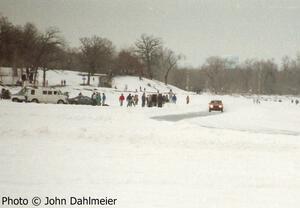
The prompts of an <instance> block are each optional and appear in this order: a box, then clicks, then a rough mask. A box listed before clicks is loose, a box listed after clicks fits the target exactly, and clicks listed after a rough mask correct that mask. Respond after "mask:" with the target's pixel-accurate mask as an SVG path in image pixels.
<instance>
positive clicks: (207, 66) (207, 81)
mask: <svg viewBox="0 0 300 208" xmlns="http://www.w3.org/2000/svg"><path fill="white" fill-rule="evenodd" d="M173 74H174V76H175V77H173V76H172V77H171V78H170V80H172V81H171V83H172V84H175V85H176V86H179V87H180V88H183V89H189V90H193V91H209V92H212V93H216V94H232V93H238V94H279V95H284V94H293V95H297V94H299V92H300V54H298V55H297V56H296V57H295V58H290V57H287V56H285V57H283V58H282V61H281V64H280V65H278V64H276V63H275V61H274V60H273V59H271V60H257V59H249V60H246V61H244V62H242V63H239V64H236V65H233V64H232V63H231V61H229V60H227V59H224V58H221V57H209V58H207V60H206V61H205V63H204V64H203V65H202V66H201V67H199V68H197V69H195V68H185V69H176V70H175V71H174V72H173ZM179 77H180V79H179Z"/></svg>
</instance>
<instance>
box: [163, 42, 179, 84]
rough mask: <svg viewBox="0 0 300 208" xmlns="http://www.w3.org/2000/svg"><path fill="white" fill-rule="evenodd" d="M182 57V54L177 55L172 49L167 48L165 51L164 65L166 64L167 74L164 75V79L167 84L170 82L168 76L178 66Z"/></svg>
mask: <svg viewBox="0 0 300 208" xmlns="http://www.w3.org/2000/svg"><path fill="white" fill-rule="evenodd" d="M181 58H182V56H181V55H176V54H175V53H174V51H172V50H171V49H168V48H166V49H165V50H164V51H163V59H164V66H165V75H164V81H165V84H166V85H167V84H168V77H169V74H170V71H171V70H173V69H174V68H176V66H177V63H178V61H179V60H180V59H181Z"/></svg>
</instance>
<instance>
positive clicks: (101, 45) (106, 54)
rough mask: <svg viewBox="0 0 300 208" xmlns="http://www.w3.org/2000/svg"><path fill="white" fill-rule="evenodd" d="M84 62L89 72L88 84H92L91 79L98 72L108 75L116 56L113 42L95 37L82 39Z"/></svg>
mask: <svg viewBox="0 0 300 208" xmlns="http://www.w3.org/2000/svg"><path fill="white" fill-rule="evenodd" d="M80 42H81V52H82V61H83V63H84V65H85V67H86V70H87V71H88V80H87V84H88V85H89V84H90V77H91V75H92V74H94V73H96V72H102V73H105V72H106V73H107V72H108V71H109V69H108V68H110V64H111V61H112V58H113V54H114V46H113V44H112V42H111V41H110V40H108V39H106V38H101V37H98V36H93V37H91V38H81V39H80Z"/></svg>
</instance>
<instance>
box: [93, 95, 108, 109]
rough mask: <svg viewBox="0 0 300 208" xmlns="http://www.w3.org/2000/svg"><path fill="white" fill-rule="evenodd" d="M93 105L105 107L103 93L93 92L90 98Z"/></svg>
mask: <svg viewBox="0 0 300 208" xmlns="http://www.w3.org/2000/svg"><path fill="white" fill-rule="evenodd" d="M91 99H92V102H93V105H102V106H106V105H107V104H106V95H105V93H102V95H101V93H100V92H93V94H92V96H91Z"/></svg>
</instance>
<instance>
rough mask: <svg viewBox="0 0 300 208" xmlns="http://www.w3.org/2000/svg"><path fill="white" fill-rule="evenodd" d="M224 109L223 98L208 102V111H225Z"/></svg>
mask: <svg viewBox="0 0 300 208" xmlns="http://www.w3.org/2000/svg"><path fill="white" fill-rule="evenodd" d="M223 110H224V105H223V103H222V100H212V101H210V103H209V104H208V111H209V112H211V111H221V112H223Z"/></svg>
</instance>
